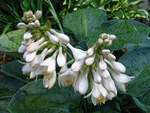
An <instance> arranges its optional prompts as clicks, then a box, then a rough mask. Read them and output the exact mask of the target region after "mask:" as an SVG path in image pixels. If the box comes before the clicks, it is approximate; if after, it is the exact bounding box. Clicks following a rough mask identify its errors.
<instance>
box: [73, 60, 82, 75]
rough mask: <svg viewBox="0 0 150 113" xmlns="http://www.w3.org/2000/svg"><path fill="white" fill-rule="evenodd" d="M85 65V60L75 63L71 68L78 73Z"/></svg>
mask: <svg viewBox="0 0 150 113" xmlns="http://www.w3.org/2000/svg"><path fill="white" fill-rule="evenodd" d="M83 63H84V60H79V61H75V62H74V63H73V64H72V66H71V69H72V71H74V72H78V71H79V70H80V69H81V68H82V65H83Z"/></svg>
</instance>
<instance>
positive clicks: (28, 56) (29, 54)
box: [23, 42, 47, 62]
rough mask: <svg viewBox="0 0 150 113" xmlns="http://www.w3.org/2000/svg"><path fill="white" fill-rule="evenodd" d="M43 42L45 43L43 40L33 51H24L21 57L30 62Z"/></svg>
mask: <svg viewBox="0 0 150 113" xmlns="http://www.w3.org/2000/svg"><path fill="white" fill-rule="evenodd" d="M45 44H47V42H43V43H42V44H40V45H39V46H38V47H37V48H36V50H35V51H33V52H28V51H26V52H25V53H24V55H23V58H24V59H25V60H26V62H32V61H33V60H34V58H35V57H36V53H37V52H38V50H39V49H40V48H41V47H43V46H44V45H45Z"/></svg>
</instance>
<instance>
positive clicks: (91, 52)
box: [87, 45, 96, 56]
mask: <svg viewBox="0 0 150 113" xmlns="http://www.w3.org/2000/svg"><path fill="white" fill-rule="evenodd" d="M95 47H96V45H93V46H92V47H91V48H89V49H88V50H87V55H88V56H91V55H93V53H94V49H95Z"/></svg>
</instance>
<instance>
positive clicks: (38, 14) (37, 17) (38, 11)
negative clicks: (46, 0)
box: [35, 10, 42, 20]
mask: <svg viewBox="0 0 150 113" xmlns="http://www.w3.org/2000/svg"><path fill="white" fill-rule="evenodd" d="M41 16H42V11H40V10H37V11H36V12H35V17H36V19H37V20H38V19H40V18H41Z"/></svg>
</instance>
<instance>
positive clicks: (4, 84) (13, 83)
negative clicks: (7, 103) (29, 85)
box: [0, 76, 24, 98]
mask: <svg viewBox="0 0 150 113" xmlns="http://www.w3.org/2000/svg"><path fill="white" fill-rule="evenodd" d="M23 85H24V83H23V82H21V81H19V80H16V79H14V78H11V77H7V76H0V98H2V97H7V96H12V95H13V94H14V93H15V92H16V91H17V90H18V89H19V88H20V87H22V86H23Z"/></svg>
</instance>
